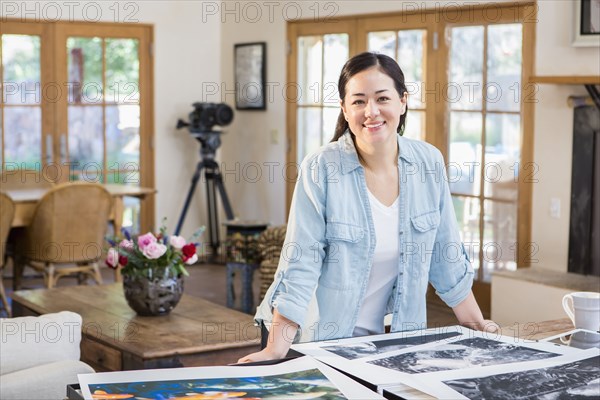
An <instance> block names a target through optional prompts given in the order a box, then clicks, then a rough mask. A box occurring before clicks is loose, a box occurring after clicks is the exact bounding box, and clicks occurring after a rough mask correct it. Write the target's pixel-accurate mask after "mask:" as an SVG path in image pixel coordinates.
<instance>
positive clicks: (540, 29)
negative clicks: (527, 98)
mask: <svg viewBox="0 0 600 400" xmlns="http://www.w3.org/2000/svg"><path fill="white" fill-rule="evenodd" d="M538 5H539V13H538V20H539V22H538V25H537V33H536V35H537V44H536V52H535V59H536V60H535V63H536V75H559V76H560V75H598V74H599V72H600V49H599V48H598V47H596V48H589V47H573V46H571V38H572V26H573V25H572V19H573V18H574V17H573V2H572V1H564V0H563V1H540V2H538ZM586 93H587V92H586V90H585V88H584V87H583V86H571V85H564V86H563V85H560V86H559V85H540V86H539V92H538V94H537V96H536V99H537V100H538V103H537V105H536V107H535V134H534V161H535V163H536V164H537V165H538V167H539V173H538V175H539V182H538V183H536V184H534V188H533V210H532V211H533V212H532V220H533V221H532V241H533V242H535V243H537V245H538V246H539V253H538V254H537V255H536V256H535V258H537V259H538V264H539V266H541V267H544V268H549V269H552V270H557V271H563V272H566V271H567V262H568V253H569V212H570V209H571V163H572V149H573V109H571V108H569V107H568V106H567V104H566V100H567V98H568V97H569V95H585V94H586ZM552 198H558V199H560V202H561V216H560V218H559V219H554V218H551V217H550V213H549V208H550V201H551V199H552Z"/></svg>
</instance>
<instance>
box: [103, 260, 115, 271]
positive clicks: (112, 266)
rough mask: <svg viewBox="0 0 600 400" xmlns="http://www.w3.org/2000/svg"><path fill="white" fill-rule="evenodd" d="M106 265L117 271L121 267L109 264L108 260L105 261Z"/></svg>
mask: <svg viewBox="0 0 600 400" xmlns="http://www.w3.org/2000/svg"><path fill="white" fill-rule="evenodd" d="M104 263H105V264H106V266H107V267H108V268H110V269H117V268H118V267H119V265H118V264H117V265H112V264H110V263H109V262H108V260H104Z"/></svg>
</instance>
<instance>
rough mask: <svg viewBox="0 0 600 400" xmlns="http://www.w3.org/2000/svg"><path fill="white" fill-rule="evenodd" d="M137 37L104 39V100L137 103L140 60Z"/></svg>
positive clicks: (138, 97) (138, 98)
mask: <svg viewBox="0 0 600 400" xmlns="http://www.w3.org/2000/svg"><path fill="white" fill-rule="evenodd" d="M138 47H139V41H138V40H137V39H106V101H107V102H115V103H128V104H137V103H139V100H140V96H139V81H140V61H139V55H138Z"/></svg>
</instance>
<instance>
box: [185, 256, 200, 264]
mask: <svg viewBox="0 0 600 400" xmlns="http://www.w3.org/2000/svg"><path fill="white" fill-rule="evenodd" d="M196 261H198V254H194V255H193V256H191V257H190V258H188V259H187V260H185V263H186V264H187V265H192V264H195V263H196Z"/></svg>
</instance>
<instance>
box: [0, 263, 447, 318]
mask: <svg viewBox="0 0 600 400" xmlns="http://www.w3.org/2000/svg"><path fill="white" fill-rule="evenodd" d="M187 269H188V271H189V273H190V276H189V277H187V278H186V280H185V288H184V290H185V293H186V294H188V295H191V296H196V297H200V298H203V299H206V300H209V301H211V302H213V303H216V304H220V305H223V306H225V305H226V302H227V291H226V287H225V286H226V285H225V266H224V265H220V264H196V265H194V266H191V267H188V268H187ZM101 270H102V277H103V279H104V282H105V283H110V282H113V281H114V279H113V273H112V270H109V269H108V268H106V267H102V268H101ZM32 273H33V271H30V270H26V274H27V275H30V274H32ZM4 275H5V276H6V277H7V278H4V280H3V281H4V287H5V289H6V292H7V295H8V297H10V293H11V292H12V279H10V276H11V275H12V268H10V266H8V268H7V270H6V271H5V272H4ZM259 275H260V273H259V272H258V271H257V272H256V273H255V274H254V298H255V306H256V305H257V304H258V295H259V291H260V278H259ZM74 284H76V280H75V279H71V278H63V279H61V280H60V281H59V282H58V285H59V286H66V285H74ZM91 284H93V283H91ZM234 285H235V288H234V289H235V290H234V292H235V293H236V294H237V297H236V305H239V300H240V299H239V294H240V281H239V277H238V276H236V277H235V280H234ZM42 287H43V280H42V279H41V277H37V278H35V277H33V278H26V279H24V280H23V289H33V288H42ZM0 316H6V315H5V313H4V310H1V311H0ZM456 323H457V321H456V318H455V317H454V313H453V312H452V310H451V309H450V308H448V307H446V306H444V305H440V304H437V303H436V304H433V303H431V304H428V307H427V324H428V326H429V327H436V326H446V325H454V324H456Z"/></svg>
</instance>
